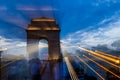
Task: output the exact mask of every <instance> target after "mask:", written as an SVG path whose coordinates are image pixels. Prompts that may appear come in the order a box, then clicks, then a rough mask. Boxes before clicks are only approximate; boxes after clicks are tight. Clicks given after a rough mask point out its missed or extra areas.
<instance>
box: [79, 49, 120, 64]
mask: <svg viewBox="0 0 120 80" xmlns="http://www.w3.org/2000/svg"><path fill="white" fill-rule="evenodd" d="M78 48H79V49H81V50H84V51H86V52H88V53H91V54H93V55H96V56H98V57H101V58H103V59H106V60H109V61H112V62H114V63H116V64H120V60H119V59H115V58H111V57H108V56H106V55H103V54H99V53H97V52H94V51H91V50H88V49H85V48H82V47H78Z"/></svg>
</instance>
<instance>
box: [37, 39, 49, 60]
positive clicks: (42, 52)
mask: <svg viewBox="0 0 120 80" xmlns="http://www.w3.org/2000/svg"><path fill="white" fill-rule="evenodd" d="M48 57H49V55H48V41H47V40H46V39H41V40H40V41H39V59H40V60H43V61H44V60H48Z"/></svg>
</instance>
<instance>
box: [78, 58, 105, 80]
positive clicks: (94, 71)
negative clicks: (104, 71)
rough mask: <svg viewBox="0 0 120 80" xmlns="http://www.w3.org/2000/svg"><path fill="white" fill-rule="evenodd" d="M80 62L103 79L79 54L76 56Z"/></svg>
mask: <svg viewBox="0 0 120 80" xmlns="http://www.w3.org/2000/svg"><path fill="white" fill-rule="evenodd" d="M76 57H77V58H78V59H79V60H80V61H81V62H83V63H84V64H85V65H86V66H88V68H90V69H91V70H92V71H93V72H94V73H95V74H96V75H97V76H98V77H99V78H101V80H105V79H104V78H103V77H102V76H101V75H100V74H99V73H98V72H97V71H95V70H94V69H93V68H92V67H90V66H89V64H87V63H86V62H85V61H84V60H82V59H80V57H79V56H76Z"/></svg>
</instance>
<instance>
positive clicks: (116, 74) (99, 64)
mask: <svg viewBox="0 0 120 80" xmlns="http://www.w3.org/2000/svg"><path fill="white" fill-rule="evenodd" d="M84 57H85V58H87V59H88V60H90V61H92V62H93V63H95V64H96V65H97V66H99V67H100V68H102V69H104V70H105V71H108V72H109V73H111V74H112V75H114V76H115V77H117V78H119V79H120V76H119V75H117V74H115V73H114V72H112V71H110V70H109V69H107V68H106V67H104V66H102V65H100V64H99V63H97V62H96V61H94V60H92V59H90V58H88V57H87V56H85V55H84Z"/></svg>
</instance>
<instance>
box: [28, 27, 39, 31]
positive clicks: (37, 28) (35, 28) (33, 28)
mask: <svg viewBox="0 0 120 80" xmlns="http://www.w3.org/2000/svg"><path fill="white" fill-rule="evenodd" d="M27 30H41V28H39V27H28V28H27Z"/></svg>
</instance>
